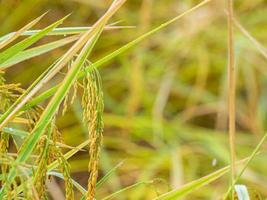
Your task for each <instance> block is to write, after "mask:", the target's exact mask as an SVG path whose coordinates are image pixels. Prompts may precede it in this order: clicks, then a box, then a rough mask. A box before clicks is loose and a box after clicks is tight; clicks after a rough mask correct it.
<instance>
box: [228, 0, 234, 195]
mask: <svg viewBox="0 0 267 200" xmlns="http://www.w3.org/2000/svg"><path fill="white" fill-rule="evenodd" d="M227 10H228V16H227V21H228V117H229V121H228V123H229V124H228V125H229V145H230V166H231V167H230V174H231V183H230V184H231V186H230V187H231V188H232V187H233V184H234V181H235V175H236V169H235V159H236V158H235V157H236V155H235V153H236V152H235V129H236V127H235V118H236V116H235V111H236V105H235V103H236V102H235V98H236V80H235V65H234V61H235V57H234V34H233V12H234V11H233V0H228V1H227ZM231 199H234V190H232V191H231Z"/></svg>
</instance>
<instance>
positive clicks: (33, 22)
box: [0, 13, 46, 49]
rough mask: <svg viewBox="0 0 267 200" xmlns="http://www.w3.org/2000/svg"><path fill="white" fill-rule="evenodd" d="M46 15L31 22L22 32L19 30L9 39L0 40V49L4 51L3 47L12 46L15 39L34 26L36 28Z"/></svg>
mask: <svg viewBox="0 0 267 200" xmlns="http://www.w3.org/2000/svg"><path fill="white" fill-rule="evenodd" d="M45 14H46V13H44V14H43V15H41V16H40V17H38V18H37V19H35V20H33V21H31V22H30V23H28V24H27V25H25V26H24V27H22V28H21V29H20V30H18V31H17V32H15V33H14V34H12V35H9V37H7V38H6V39H5V40H3V41H1V40H0V49H2V48H3V47H5V46H7V45H8V44H10V43H11V42H13V41H14V40H15V39H17V38H18V37H19V36H20V35H21V34H23V33H24V32H25V31H27V30H28V29H30V28H31V27H32V26H34V25H35V24H36V23H38V22H39V21H40V20H41V19H42V17H43V16H44V15H45Z"/></svg>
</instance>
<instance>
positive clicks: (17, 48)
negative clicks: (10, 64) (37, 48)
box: [0, 15, 68, 64]
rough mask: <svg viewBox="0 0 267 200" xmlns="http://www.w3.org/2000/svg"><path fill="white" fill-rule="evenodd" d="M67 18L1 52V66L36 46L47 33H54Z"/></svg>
mask: <svg viewBox="0 0 267 200" xmlns="http://www.w3.org/2000/svg"><path fill="white" fill-rule="evenodd" d="M67 17H68V15H67V16H66V17H64V18H62V19H60V20H58V21H57V22H55V23H53V24H51V25H50V26H48V27H46V28H45V29H43V30H42V31H40V32H38V33H36V34H34V35H32V36H31V37H29V38H26V39H24V40H23V41H21V42H19V43H17V44H15V45H13V46H12V47H10V48H8V49H6V50H5V51H3V52H1V53H0V64H3V63H4V62H6V61H7V60H8V59H10V58H11V57H13V56H15V55H17V54H18V53H19V52H21V51H23V50H24V49H26V48H27V47H29V46H31V45H32V44H34V43H35V42H37V41H38V40H40V39H41V38H43V37H44V36H45V35H46V34H47V33H49V32H50V31H52V30H53V29H54V28H55V27H57V26H59V25H60V24H61V23H62V22H63V21H64V20H65V19H66V18H67Z"/></svg>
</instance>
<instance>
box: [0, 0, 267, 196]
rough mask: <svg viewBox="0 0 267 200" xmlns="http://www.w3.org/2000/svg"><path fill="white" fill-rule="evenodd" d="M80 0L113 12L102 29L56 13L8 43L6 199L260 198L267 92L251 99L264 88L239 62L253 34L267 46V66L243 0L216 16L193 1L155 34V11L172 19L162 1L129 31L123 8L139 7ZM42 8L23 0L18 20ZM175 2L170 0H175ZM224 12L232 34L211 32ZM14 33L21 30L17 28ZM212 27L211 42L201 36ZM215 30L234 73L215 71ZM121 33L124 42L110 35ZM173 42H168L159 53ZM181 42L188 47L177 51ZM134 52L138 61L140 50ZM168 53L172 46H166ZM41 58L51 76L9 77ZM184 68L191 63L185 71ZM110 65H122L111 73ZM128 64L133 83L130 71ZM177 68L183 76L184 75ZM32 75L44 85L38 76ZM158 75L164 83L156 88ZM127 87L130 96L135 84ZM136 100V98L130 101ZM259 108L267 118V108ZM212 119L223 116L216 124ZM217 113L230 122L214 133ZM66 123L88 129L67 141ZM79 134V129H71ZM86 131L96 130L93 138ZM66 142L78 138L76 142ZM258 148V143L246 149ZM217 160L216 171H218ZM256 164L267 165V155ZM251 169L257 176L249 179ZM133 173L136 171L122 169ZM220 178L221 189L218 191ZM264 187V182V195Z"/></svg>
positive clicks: (0, 63)
mask: <svg viewBox="0 0 267 200" xmlns="http://www.w3.org/2000/svg"><path fill="white" fill-rule="evenodd" d="M75 2H76V1H75ZM78 2H79V3H80V4H82V5H83V6H85V5H86V6H88V5H89V6H92V5H96V6H97V8H98V9H99V8H101V12H102V13H101V15H97V19H96V21H95V22H94V23H93V24H92V25H90V26H89V25H88V23H87V26H80V27H78V26H77V27H76V26H67V25H66V24H68V20H71V18H74V17H75V12H74V13H72V14H67V15H66V16H64V17H61V18H60V17H59V18H58V19H57V20H54V19H53V21H54V22H52V23H51V22H50V24H48V25H46V26H44V23H42V21H44V20H45V19H47V18H49V16H50V15H51V13H53V10H51V11H48V12H44V13H43V14H41V15H40V16H39V17H37V18H35V19H33V20H31V21H30V22H28V23H25V22H23V24H26V25H24V26H22V27H21V28H19V29H17V30H16V31H14V30H12V31H11V32H6V33H4V34H3V36H2V37H0V99H1V104H0V112H1V115H0V137H1V141H0V163H1V167H0V171H1V174H0V188H1V189H0V199H36V200H38V199H40V200H42V199H67V200H73V199H86V200H94V199H105V200H107V199H155V200H172V199H184V198H188V199H242V198H244V199H250V198H251V199H252V196H254V197H255V198H256V199H260V198H261V195H260V194H258V193H257V191H253V192H251V191H249V189H248V188H249V181H248V182H245V181H244V180H246V179H248V180H250V181H251V182H253V181H254V182H256V183H260V178H257V177H258V176H259V173H260V172H261V171H264V170H263V169H264V168H260V169H257V170H252V168H250V164H251V162H252V161H254V158H255V157H263V156H264V155H263V153H261V152H260V149H261V148H262V146H263V145H264V141H265V139H266V137H267V134H262V135H260V133H259V132H260V131H261V132H263V131H264V125H263V123H262V122H258V121H260V120H262V121H264V117H262V118H261V119H259V120H258V119H254V120H253V119H251V118H260V117H259V116H258V113H254V110H255V106H256V107H257V105H255V104H257V103H258V102H260V99H259V98H256V97H254V96H255V95H258V94H257V93H256V92H255V93H253V94H251V93H250V92H251V90H257V89H258V86H257V83H254V84H251V85H252V86H251V85H250V84H249V83H247V82H246V80H242V79H241V80H240V78H239V72H238V70H241V69H237V67H236V65H237V60H238V58H239V57H238V55H237V53H236V52H235V48H239V51H240V52H242V50H243V49H242V48H245V47H243V46H242V45H243V40H244V39H247V41H250V42H251V43H252V45H253V47H254V48H255V50H254V53H255V52H257V53H258V54H260V55H262V57H264V58H265V59H266V49H265V47H264V46H263V45H261V43H260V42H258V41H257V39H255V38H254V37H253V36H252V34H251V33H250V32H249V31H248V30H246V29H245V28H244V27H243V26H242V24H241V23H240V22H239V20H238V17H236V16H234V10H235V9H234V8H235V5H234V1H232V0H227V2H225V3H226V4H225V8H226V9H225V10H224V9H221V10H220V12H218V13H214V9H218V7H220V6H221V4H220V2H216V1H214V0H213V1H212V0H203V1H199V2H198V3H194V4H193V3H192V2H191V3H185V4H184V5H186V6H185V7H186V9H183V11H181V10H179V11H178V14H177V16H172V18H171V19H169V20H167V21H166V22H162V21H161V22H160V25H156V26H155V27H154V28H151V30H149V27H153V26H152V25H151V24H150V23H152V21H153V18H154V15H155V17H157V13H158V14H159V16H160V12H155V11H154V9H153V8H154V7H153V6H154V5H155V4H157V2H153V1H152V0H144V1H143V2H142V4H141V5H142V6H141V11H140V23H141V25H142V27H141V28H140V29H138V28H139V27H138V26H137V27H136V26H132V24H127V25H121V23H122V22H121V21H118V20H117V18H116V16H117V15H118V16H124V17H125V13H124V15H123V14H120V13H123V11H125V10H124V9H126V8H125V7H127V6H130V5H131V6H133V7H134V6H135V4H134V3H133V2H130V1H126V0H114V1H113V2H110V3H109V4H107V3H103V5H104V6H103V5H102V4H101V1H99V2H96V1H94V2H93V1H83V0H79V1H77V2H76V3H78ZM103 2H104V1H103ZM246 2H247V1H246ZM259 2H260V1H259ZM31 3H34V1H32V0H27V1H25V2H23V3H21V4H20V6H21V7H20V6H19V7H18V8H17V9H15V11H14V13H16V14H14V16H15V17H13V18H12V16H13V15H11V16H10V21H12V20H13V21H16V20H18V17H17V16H20V15H21V12H22V11H23V12H24V11H25V10H24V9H25V7H27V8H30V7H31ZM35 3H37V2H35ZM39 3H40V5H41V3H44V2H43V1H40V2H39ZM164 3H166V4H168V5H169V2H167V1H166V2H165V1H164V2H163V4H164ZM66 4H67V3H66ZM255 4H256V3H255ZM160 5H162V3H160ZM175 5H176V4H175ZM188 5H190V7H188ZM247 5H250V4H249V3H247ZM253 5H254V4H253ZM6 6H7V5H6ZM24 6H25V7H24ZM98 6H99V7H98ZM7 7H9V6H7ZM158 9H159V10H161V9H162V6H160V8H158ZM104 10H105V11H104ZM154 12H155V13H154ZM152 13H153V14H152ZM4 14H5V12H3V15H4ZM98 14H99V13H98ZM172 14H173V13H172ZM206 14H207V15H208V17H206V18H205V15H206ZM16 15H17V16H16ZM129 15H130V14H129ZM149 15H151V16H149ZM212 15H214V16H216V17H214V18H219V20H223V22H224V24H223V25H222V24H219V25H221V26H223V28H219V29H220V31H222V30H223V31H222V33H223V34H221V32H219V33H218V32H216V31H217V29H216V26H215V28H214V27H212V28H213V29H216V30H213V29H212V28H211V30H210V32H209V26H214V24H212V20H211V19H210V18H211V17H212ZM126 16H127V14H126ZM168 17H169V16H168ZM198 17H200V18H201V17H204V19H203V22H202V23H196V21H198ZM0 18H1V15H0ZM114 18H116V20H115V19H114ZM119 20H125V19H123V18H122V19H119ZM25 21H26V20H25ZM114 21H115V22H114ZM182 22H184V25H183V26H182V25H181V24H179V26H181V27H184V29H183V28H182V29H178V31H177V30H176V28H177V23H182ZM192 24H193V25H192ZM197 24H198V25H199V27H198V26H197ZM225 24H227V26H226V25H225ZM4 25H5V23H4ZM191 25H192V26H191ZM5 26H6V27H7V28H8V27H12V23H10V24H6V25H5ZM5 26H3V27H5ZM37 26H38V27H37ZM201 26H203V27H204V28H203V27H201ZM40 27H41V28H40ZM175 27H176V28H175ZM224 28H225V29H224ZM136 29H138V31H136V32H137V33H138V35H137V36H135V35H134V33H132V34H133V36H135V37H133V38H131V39H130V41H128V37H129V34H128V33H127V31H133V30H136ZM203 29H205V31H206V33H205V34H206V35H205V34H204V33H200V32H201V31H202V30H203ZM237 29H238V30H240V32H241V34H243V35H242V37H243V38H242V40H241V39H240V41H241V42H240V41H239V40H237V33H236V30H237ZM212 31H214V34H215V35H216V34H219V35H220V34H221V35H223V36H224V41H225V43H224V46H223V47H224V48H225V47H226V46H227V48H225V51H226V52H228V56H227V53H226V54H225V55H224V56H223V57H222V59H223V60H224V62H223V63H227V65H228V68H227V71H223V70H222V72H223V73H222V72H221V71H219V72H218V69H215V70H214V71H212V70H211V69H209V68H210V65H213V64H209V63H215V64H214V66H216V65H223V64H221V61H218V59H217V57H219V56H218V55H216V53H213V52H209V51H208V50H207V47H208V46H209V45H213V44H212V42H213V41H211V40H209V39H210V37H211V36H210V34H212V33H213V32H212ZM120 34H124V36H127V37H125V38H124V37H121V35H120ZM160 34H161V35H160ZM165 34H166V35H165ZM109 35H111V37H115V38H116V40H114V41H112V40H110V39H107V38H106V37H108V36H109ZM114 35H116V36H114ZM221 35H220V37H221ZM205 37H207V38H209V39H207V38H205ZM238 37H241V36H240V35H238ZM125 39H127V42H126V43H125V44H123V45H122V46H121V47H117V46H116V48H115V50H112V51H111V52H110V53H107V54H106V53H104V55H103V53H102V52H103V51H104V52H108V51H110V50H108V48H109V46H112V44H113V43H118V44H116V45H121V42H124V40H125ZM227 40H228V42H227ZM145 41H146V43H145V44H143V45H142V42H145ZM148 41H150V42H148ZM162 41H163V45H162V44H161V45H162V46H158V45H159V43H161V42H162ZM238 42H239V43H240V44H239V43H238ZM178 44H179V45H181V47H179V48H178V53H179V55H176V54H177V52H176V53H174V52H175V50H176V49H177V45H178ZM98 45H99V46H100V47H99V46H98ZM101 45H102V46H103V47H102V46H101ZM113 45H114V44H113ZM179 45H178V46H179ZM217 45H218V46H220V45H221V43H219V44H217ZM237 45H240V46H241V47H239V46H237ZM215 46H216V45H215ZM136 47H138V48H136ZM104 48H107V50H103V49H104ZM134 48H136V50H135V51H133V52H134V53H135V54H134V56H133V55H131V50H132V49H134ZM158 48H162V50H161V49H160V50H159V51H158ZM216 48H217V46H216V47H214V49H215V50H217V49H216ZM55 51H58V52H57V53H55V55H56V56H55V57H53V59H50V58H49V55H52V53H53V52H55ZM191 51H192V52H191ZM59 52H61V54H60V53H59ZM95 54H96V55H98V59H95ZM154 54H155V55H154ZM240 54H241V53H240ZM255 54H256V53H255ZM164 57H167V58H168V59H167V60H168V61H167V62H168V63H167V65H170V66H168V67H166V69H162V68H160V66H165V64H163V63H164V62H165V61H163V60H164V59H163V58H164ZM213 57H214V58H213ZM189 58H190V59H193V58H194V59H195V58H197V60H198V63H200V67H205V69H197V70H198V71H197V72H196V73H195V72H192V71H190V70H192V66H194V63H193V62H192V61H191V60H190V59H189ZM219 58H220V59H221V57H219ZM34 59H36V60H38V59H41V60H39V63H38V66H39V67H40V68H42V71H41V72H40V69H38V70H37V71H38V72H40V73H36V74H35V73H33V72H31V73H30V75H29V76H28V77H29V78H30V80H28V81H27V84H26V85H25V84H21V83H18V82H16V81H13V80H12V79H10V80H9V77H10V71H11V72H13V73H15V72H16V70H17V69H18V71H19V69H20V65H21V64H22V65H23V64H24V65H27V66H28V65H29V66H30V65H31V62H32V60H34ZM132 60H134V62H132ZM173 60H174V61H173ZM180 60H182V61H180ZM255 60H256V59H255ZM48 61H49V62H48ZM112 61H113V62H115V63H117V64H118V63H119V64H120V65H122V66H123V67H122V69H121V71H119V74H117V73H113V70H115V69H114V68H115V67H114V65H111V64H110V63H111V62H112ZM175 62H179V67H177V66H176V65H175V64H174V63H175ZM239 62H241V61H239ZM107 64H110V65H107ZM183 65H185V66H186V68H183ZM104 66H110V67H109V68H108V67H107V69H106V70H107V71H105V72H102V71H101V70H102V69H101V68H102V67H104ZM129 66H133V68H132V69H131V67H129ZM152 67H154V68H152ZM126 68H127V70H129V72H128V73H130V75H132V76H130V75H129V74H128V75H127V70H126ZM180 68H181V69H180ZM224 68H225V67H224ZM224 68H223V69H224ZM25 70H27V67H26V69H25ZM177 70H179V71H180V72H181V74H182V76H178V78H177V75H176V71H177ZM216 70H217V71H216ZM220 70H221V69H220ZM242 70H244V74H246V75H249V76H250V77H251V79H252V80H254V82H256V78H255V77H256V75H254V74H253V72H252V70H251V69H250V68H248V69H246V68H244V69H242ZM258 70H260V72H263V71H264V69H262V68H259V69H258ZM193 71H194V69H193ZM24 73H25V74H24ZM102 73H103V74H102ZM131 73H133V74H131ZM212 73H214V74H212ZM216 73H217V74H216ZM221 73H222V75H220V76H222V77H220V78H222V81H221V82H220V83H219V84H218V85H220V84H221V85H220V86H221V87H222V88H224V87H225V86H228V87H226V88H228V89H227V91H228V92H227V93H226V94H227V97H228V100H227V98H226V100H225V99H224V98H223V97H224V94H217V92H218V91H217V89H216V92H214V90H215V89H214V88H213V84H214V83H213V82H215V84H216V83H217V82H216V81H218V80H219V79H218V80H216V81H214V80H212V77H213V76H214V77H217V76H219V75H218V74H221ZM263 73H265V72H263ZM107 74H108V76H107ZM145 74H146V75H147V76H145ZM162 74H163V76H162V77H163V78H162V80H161V75H162ZM192 74H193V75H192ZM24 75H25V76H26V72H22V73H21V75H20V76H21V78H23V76H24ZM32 76H33V77H36V78H35V79H32ZM194 76H197V77H196V80H195V84H193V85H194V86H191V85H190V84H187V85H185V84H183V82H194V78H192V77H194ZM11 77H12V76H11ZM151 77H157V78H156V79H155V80H156V81H155V80H154V79H153V80H152V79H151ZM113 78H114V79H113ZM116 79H117V80H116ZM177 79H178V80H177ZM224 79H226V80H227V81H224ZM244 79H246V77H245V78H244ZM110 80H111V82H110ZM113 81H114V83H113ZM208 81H210V85H209V84H208ZM242 81H243V82H246V83H243V82H242ZM107 83H109V84H110V85H109V84H107ZM126 83H127V84H129V90H127V89H125V85H126ZM113 84H115V85H113ZM227 84H228V85H227ZM239 84H240V85H241V86H240V85H239ZM243 84H244V85H246V84H247V85H246V87H247V88H246V89H247V93H248V94H247V93H246V95H247V96H248V97H247V98H248V105H249V107H248V110H249V111H250V114H251V116H252V117H251V118H249V117H247V115H246V111H247V110H246V108H247V107H246V102H244V101H243V100H242V98H238V95H239V96H242V94H243V93H242V91H243V90H242V91H241V92H240V91H239V89H240V88H239V87H243ZM155 85H156V86H157V87H158V88H159V89H158V88H155ZM216 86H217V85H216ZM262 87H263V88H264V86H262ZM118 88H119V89H118ZM222 91H224V90H223V89H222ZM238 92H239V93H238ZM222 93H223V92H222ZM155 94H156V95H155ZM112 95H115V96H112ZM220 95H221V96H220ZM246 95H245V96H246ZM125 96H126V97H128V98H126V99H127V100H126V101H125V99H124V97H125ZM177 96H178V97H179V98H181V99H180V101H179V103H175V101H176V98H177ZM179 98H178V99H179ZM221 98H222V99H221ZM154 99H156V100H155V102H154ZM173 99H174V102H173ZM255 102H256V103H255ZM259 104H260V106H261V108H262V110H263V111H267V109H265V106H264V102H263V103H262V102H260V103H259ZM176 106H177V107H178V108H176ZM151 110H152V112H150V111H151ZM181 110H182V111H181ZM110 111H112V112H110ZM165 111H166V113H168V114H167V115H166V113H165ZM111 113H112V114H111ZM151 113H152V116H150V115H151ZM123 114H125V115H123ZM206 114H208V115H209V114H211V115H210V116H209V117H211V118H212V119H210V118H207V117H206V116H205V115H206ZM216 115H217V122H216V123H214V124H215V126H217V125H218V127H217V128H214V127H212V128H211V126H212V125H210V124H213V121H214V120H213V118H216V117H215V116H216ZM199 116H200V117H201V118H199ZM207 119H208V120H207ZM225 119H226V120H225ZM227 120H228V123H226V124H228V127H229V135H228V136H227V134H225V133H226V132H227V130H226V129H220V128H219V127H223V126H225V123H224V121H227ZM61 123H63V124H64V123H67V124H68V125H67V126H71V125H70V124H71V123H72V124H79V128H78V129H74V130H73V131H72V134H66V133H64V132H65V131H64V129H62V124H61ZM104 124H107V125H105V126H104ZM199 124H200V125H199ZM214 124H213V125H214ZM106 127H107V128H106ZM70 130H71V128H68V130H67V132H68V131H69V132H70ZM69 132H68V133H69ZM117 132H118V133H117ZM148 132H149V134H147V133H148ZM244 132H253V134H258V135H257V136H259V137H257V139H256V140H255V139H252V138H253V137H251V134H246V133H244ZM81 133H85V134H84V135H82V136H81ZM123 133H127V135H123ZM150 133H151V134H150ZM174 133H177V134H174ZM214 135H215V136H214ZM227 137H228V142H227ZM80 138H82V139H80ZM239 138H240V139H239ZM66 140H67V141H69V142H70V143H71V142H73V143H71V145H70V144H69V143H68V142H67V143H65V141H66ZM77 141H79V142H77ZM251 141H252V142H253V145H251V146H247V145H242V144H248V143H250V142H251ZM258 141H259V142H258ZM74 143H75V144H74ZM78 143H80V144H78ZM77 144H78V145H77ZM228 144H229V145H228ZM228 146H229V147H230V148H229V150H228ZM228 152H230V153H228ZM240 152H241V153H240ZM244 152H245V153H244ZM124 154H125V155H127V156H124V158H125V160H123V159H122V158H121V157H123V155H124ZM229 155H230V156H229ZM79 156H81V157H80V158H79ZM82 156H83V157H82ZM131 156H132V157H131ZM75 157H78V159H77V160H75ZM198 157H199V158H198ZM200 159H201V160H200ZM210 159H212V164H211V166H210V165H209V164H208V162H209V161H210ZM255 160H256V159H255ZM75 162H76V163H75ZM217 162H219V166H217ZM255 162H259V163H261V164H262V163H264V162H263V161H262V160H260V161H255ZM114 163H115V164H114ZM118 163H119V164H118ZM125 165H126V167H125ZM140 166H141V167H140ZM215 166H216V168H215ZM259 166H260V165H259ZM81 168H82V169H83V170H82V169H81ZM140 168H142V170H141V169H140ZM199 168H200V169H201V170H200V171H198V170H199ZM75 170H76V172H77V171H78V172H80V171H82V175H81V176H80V177H79V178H77V177H75V176H76V175H75ZM245 171H248V172H249V173H250V174H252V177H256V178H254V179H249V175H248V177H244V175H245ZM123 172H124V173H125V172H126V176H125V175H122V174H121V173H123ZM262 173H263V174H264V172H262ZM255 174H256V175H255ZM227 175H229V176H227ZM77 176H78V175H77ZM228 177H230V178H228ZM243 177H244V178H243ZM84 179H86V181H84ZM167 179H169V180H167ZM55 180H56V181H55ZM218 182H219V184H218V185H219V186H220V187H219V189H218V187H216V184H217V183H218ZM229 182H230V184H228V183H229ZM51 185H52V188H51ZM251 185H253V184H251ZM200 188H201V189H202V190H200ZM214 188H217V190H215V189H214ZM254 188H255V185H254ZM264 188H265V186H262V188H261V191H260V192H261V194H263V193H264ZM256 189H257V188H256ZM256 189H255V190H256ZM242 196H243V197H242Z"/></svg>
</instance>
